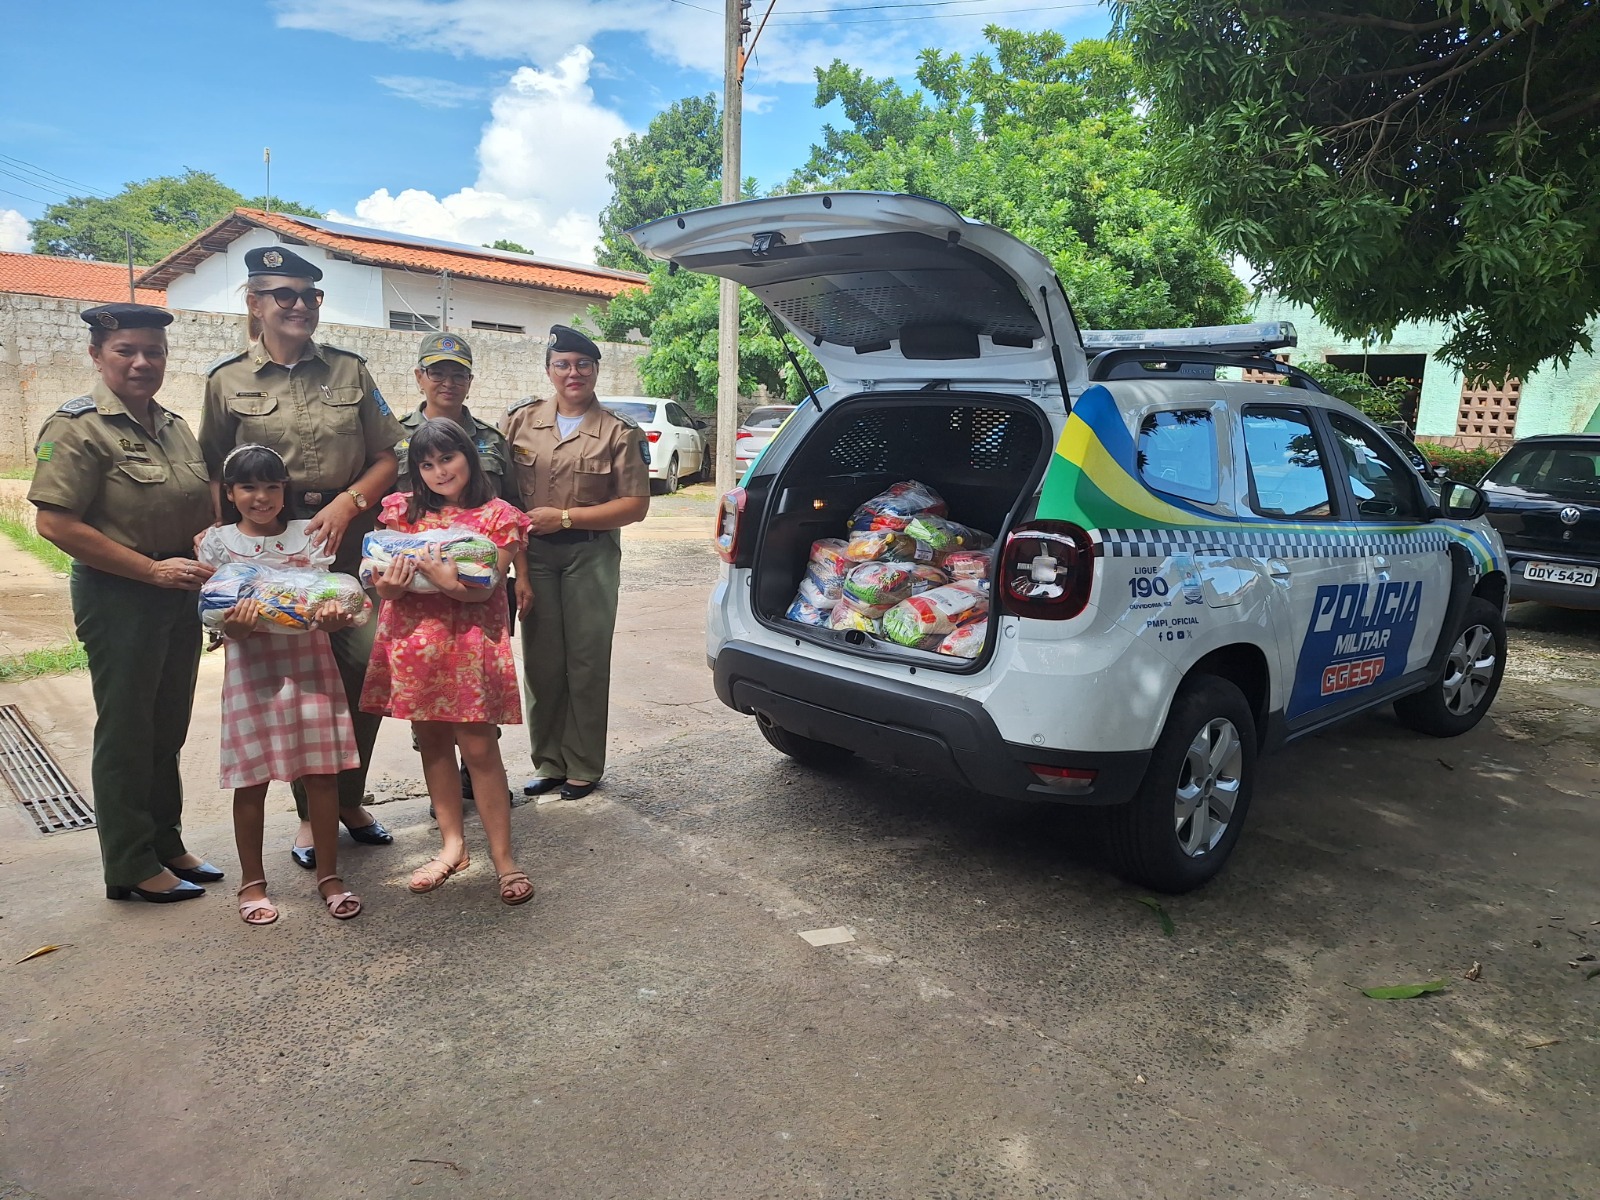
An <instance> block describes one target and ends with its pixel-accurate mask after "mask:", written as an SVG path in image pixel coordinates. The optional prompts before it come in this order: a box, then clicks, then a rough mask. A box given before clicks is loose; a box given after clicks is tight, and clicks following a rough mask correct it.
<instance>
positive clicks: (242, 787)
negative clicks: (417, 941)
mask: <svg viewBox="0 0 1600 1200" xmlns="http://www.w3.org/2000/svg"><path fill="white" fill-rule="evenodd" d="M288 485H289V472H288V470H287V469H286V468H285V467H284V464H283V458H282V457H281V456H280V455H279V454H278V452H277V451H276V450H273V449H272V448H271V447H269V446H258V445H254V444H246V445H243V446H236V447H235V448H234V449H233V450H232V451H230V452H229V454H228V457H227V458H225V459H223V460H222V495H223V499H224V501H225V502H226V503H225V511H226V513H227V515H229V516H234V517H237V518H238V523H237V524H234V525H218V526H216V527H215V528H213V529H212V530H211V531H210V532H209V533H207V534H206V536H205V537H204V538H203V539H202V540H201V542H200V549H199V559H200V561H201V562H203V563H205V564H207V565H208V566H212V567H220V566H223V565H224V564H226V563H236V562H237V563H251V564H254V565H256V566H263V567H317V568H321V569H323V570H326V569H327V568H328V565H329V564H330V563H331V562H332V561H333V556H332V555H330V554H328V553H326V552H325V551H324V550H323V549H322V545H321V543H320V542H316V541H313V540H312V539H311V537H310V536H309V535H308V534H307V533H306V529H305V527H306V522H304V521H285V520H284V519H283V502H284V492H285V490H286V489H287V488H288ZM259 611H260V604H259V602H258V601H256V600H242V601H240V602H239V603H238V604H235V605H234V606H233V607H232V608H230V609H228V611H227V612H225V613H224V614H223V626H222V629H223V633H224V634H225V635H226V637H227V639H228V640H227V646H228V649H227V655H228V664H227V669H226V671H225V673H224V675H223V679H222V786H223V787H231V788H232V789H233V832H234V839H235V841H237V843H238V846H239V866H240V869H241V870H242V871H243V873H244V876H245V878H246V879H247V880H249V882H247V883H246V884H244V886H242V887H241V888H240V889H239V915H240V916H241V917H243V918H244V921H245V923H246V924H247V925H270V924H272V923H273V922H274V921H276V920H277V919H278V910H277V908H276V907H274V906H273V903H272V901H270V900H268V899H267V881H266V871H265V869H264V868H263V867H262V865H261V839H262V830H263V826H264V824H265V821H266V803H267V787H268V785H269V784H270V783H271V782H272V781H273V780H274V779H281V780H283V781H284V782H285V783H293V782H295V781H296V780H303V781H304V783H305V789H306V802H307V814H308V816H309V818H310V821H311V836H312V839H313V843H314V844H315V846H316V850H317V866H318V867H319V868H321V869H322V870H323V871H324V872H325V873H324V874H323V875H322V876H321V877H320V878H319V879H318V880H317V891H318V892H319V893H320V894H321V896H322V899H323V902H324V903H325V904H327V906H328V911H329V912H330V913H331V914H333V916H335V917H337V918H338V919H339V920H341V921H343V920H348V919H349V918H351V917H353V916H356V915H357V914H359V913H360V912H361V900H360V898H359V897H358V896H356V895H355V894H354V893H352V892H349V891H346V890H345V889H344V887H343V883H344V881H343V880H342V879H340V878H339V876H338V875H337V874H336V872H337V871H338V869H339V868H338V855H339V788H338V774H339V772H340V771H344V770H349V769H351V768H353V767H356V766H358V765H359V764H360V761H361V760H360V756H359V755H358V754H357V752H356V739H355V733H354V731H353V730H352V728H351V725H350V708H349V705H348V704H347V703H346V702H345V698H344V684H343V683H341V682H340V681H339V668H338V665H337V664H336V663H335V662H334V659H333V647H332V646H331V645H330V644H329V642H328V634H329V633H330V632H331V631H333V630H335V629H342V628H344V626H346V625H348V624H349V623H350V618H349V617H348V616H346V615H345V614H344V613H342V612H341V611H340V609H339V606H338V605H337V604H336V603H335V602H334V601H331V600H330V601H327V602H326V603H324V604H323V605H322V606H321V608H319V609H318V611H317V612H315V613H313V614H312V615H313V617H314V618H315V619H316V621H317V629H316V630H315V631H313V632H310V633H300V634H293V635H276V634H270V633H259V632H257V631H256V627H255V626H256V616H257V614H258V613H259Z"/></svg>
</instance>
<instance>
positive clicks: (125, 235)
mask: <svg viewBox="0 0 1600 1200" xmlns="http://www.w3.org/2000/svg"><path fill="white" fill-rule="evenodd" d="M122 240H123V242H125V243H126V244H127V247H128V303H129V304H137V303H139V296H138V294H137V293H136V292H135V291H134V290H133V234H132V233H130V232H129V231H128V230H126V229H124V230H123V231H122Z"/></svg>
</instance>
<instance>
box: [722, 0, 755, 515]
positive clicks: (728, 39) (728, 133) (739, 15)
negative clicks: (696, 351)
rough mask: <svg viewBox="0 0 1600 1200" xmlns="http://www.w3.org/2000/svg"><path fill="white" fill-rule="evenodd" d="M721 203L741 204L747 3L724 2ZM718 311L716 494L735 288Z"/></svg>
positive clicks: (725, 473)
mask: <svg viewBox="0 0 1600 1200" xmlns="http://www.w3.org/2000/svg"><path fill="white" fill-rule="evenodd" d="M723 4H724V9H723V14H724V19H723V37H724V42H723V47H722V50H723V61H722V66H723V71H722V202H723V203H724V204H732V203H734V202H735V201H736V200H738V199H739V192H740V187H739V184H740V176H739V144H740V137H739V135H740V128H739V127H740V117H741V115H742V112H743V109H744V94H743V93H744V35H745V33H746V32H747V31H748V30H749V28H750V27H749V24H748V23H747V22H746V21H745V18H744V14H745V10H746V9H747V8H749V7H750V3H749V0H723ZM721 283H722V288H721V291H720V293H719V297H718V298H719V301H720V303H719V304H718V307H717V491H718V492H726V491H727V490H728V489H729V488H731V487H733V485H734V484H735V483H737V482H738V479H737V478H736V477H735V474H734V466H733V451H734V442H735V441H736V440H737V437H736V435H737V433H738V429H739V285H738V284H737V283H735V282H734V281H733V280H731V279H724V280H722V281H721Z"/></svg>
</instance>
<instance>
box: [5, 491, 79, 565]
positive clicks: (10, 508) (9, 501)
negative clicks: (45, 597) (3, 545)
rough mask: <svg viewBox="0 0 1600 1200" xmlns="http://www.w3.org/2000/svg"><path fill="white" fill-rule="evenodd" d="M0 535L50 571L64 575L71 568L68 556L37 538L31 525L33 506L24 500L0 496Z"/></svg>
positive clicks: (35, 531)
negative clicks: (3, 535)
mask: <svg viewBox="0 0 1600 1200" xmlns="http://www.w3.org/2000/svg"><path fill="white" fill-rule="evenodd" d="M0 533H3V534H5V535H6V536H7V537H8V538H10V539H11V540H12V541H13V542H15V543H16V544H17V545H18V546H19V547H20V548H21V549H23V550H25V551H27V552H28V553H29V554H31V555H33V556H34V557H35V558H37V559H38V560H39V561H40V562H42V563H43V564H44V565H45V566H47V567H49V568H50V569H51V570H52V571H60V572H62V573H63V574H65V573H66V571H67V570H68V569H69V568H70V567H71V566H72V559H71V557H70V556H68V555H67V554H64V553H63V552H62V551H61V550H60V549H59V548H58V547H56V546H54V545H52V544H51V543H49V542H47V541H45V540H44V539H43V538H42V537H40V536H39V531H38V530H37V529H35V528H34V525H33V505H31V504H29V503H28V502H27V501H26V500H23V499H20V498H18V497H16V496H0Z"/></svg>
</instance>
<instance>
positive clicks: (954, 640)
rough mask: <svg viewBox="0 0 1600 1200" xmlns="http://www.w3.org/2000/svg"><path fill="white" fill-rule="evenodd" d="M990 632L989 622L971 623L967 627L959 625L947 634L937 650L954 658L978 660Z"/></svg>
mask: <svg viewBox="0 0 1600 1200" xmlns="http://www.w3.org/2000/svg"><path fill="white" fill-rule="evenodd" d="M988 631H989V622H988V621H982V620H980V621H969V622H967V623H966V624H965V625H957V626H956V627H955V628H954V629H952V630H951V631H950V632H949V633H947V634H945V636H944V638H943V640H941V641H940V642H939V645H938V647H937V650H938V652H939V653H940V654H948V655H951V656H952V657H954V658H977V657H978V655H980V654H982V653H983V639H984V636H985V634H987V633H988Z"/></svg>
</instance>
